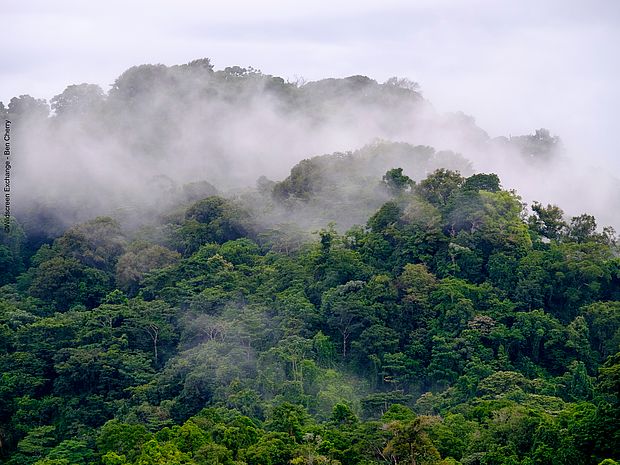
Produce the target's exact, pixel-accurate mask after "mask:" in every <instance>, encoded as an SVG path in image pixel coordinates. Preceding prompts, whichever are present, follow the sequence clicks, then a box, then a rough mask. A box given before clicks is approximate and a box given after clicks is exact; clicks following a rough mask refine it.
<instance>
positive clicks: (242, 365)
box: [0, 60, 620, 465]
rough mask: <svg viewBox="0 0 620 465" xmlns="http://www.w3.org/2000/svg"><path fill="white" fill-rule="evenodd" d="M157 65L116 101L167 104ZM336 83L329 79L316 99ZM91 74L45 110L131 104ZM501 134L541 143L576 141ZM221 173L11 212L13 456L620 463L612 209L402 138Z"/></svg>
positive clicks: (3, 251) (203, 64) (4, 426)
mask: <svg viewBox="0 0 620 465" xmlns="http://www.w3.org/2000/svg"><path fill="white" fill-rule="evenodd" d="M187 66H189V65H187ZM136 69H138V71H136ZM136 69H133V70H130V71H128V72H127V73H125V74H124V75H123V76H121V78H119V80H118V81H117V84H116V86H115V87H113V89H114V92H111V96H110V97H108V98H113V99H118V100H117V102H125V103H126V104H127V105H129V106H131V105H134V106H136V107H140V108H142V107H141V106H143V105H145V104H146V103H145V102H146V101H148V99H146V100H145V101H141V103H136V99H138V98H139V95H141V94H140V92H141V91H144V92H147V91H148V89H150V86H151V85H152V80H146V81H144V80H143V77H142V78H141V79H140V80H139V82H138V83H133V84H132V86H129V85H128V84H126V83H127V79H128V77H135V76H136V75H138V74H139V73H144V72H148V73H147V75H148V76H152V75H155V76H156V77H157V76H159V74H158V73H164V71H163V70H162V69H161V68H158V67H154V68H136ZM145 69H146V71H145ZM183 69H185V68H183ZM189 69H190V71H191V73H207V74H208V75H209V76H211V77H210V78H209V79H216V80H219V81H218V82H219V84H217V85H218V86H223V87H218V89H221V88H225V89H228V91H229V92H230V94H229V95H227V96H226V97H225V100H226V101H232V100H234V96H235V92H238V91H239V89H240V88H241V89H245V88H246V87H244V86H250V87H251V86H255V85H256V82H257V80H259V81H260V82H261V86H264V85H265V82H267V83H272V84H271V85H272V86H273V88H276V87H277V88H278V89H279V90H278V92H281V91H282V89H288V92H289V93H288V94H287V95H289V97H290V102H292V103H291V105H293V106H295V105H298V104H299V105H301V106H306V105H309V103H312V102H314V103H316V104H317V106H321V105H319V104H318V103H317V102H319V103H321V104H325V102H327V101H331V102H332V103H331V105H327V110H328V111H331V109H332V108H334V106H333V105H334V101H337V99H336V100H330V99H332V98H335V97H333V96H334V95H336V96H342V95H343V94H342V92H344V91H343V90H342V88H343V86H345V87H347V89H348V88H349V87H350V86H351V83H352V82H353V83H357V84H355V85H356V86H358V87H356V90H354V91H353V92H354V94H355V95H357V96H358V97H357V98H360V99H362V100H364V99H366V100H369V99H370V100H372V102H375V101H380V102H382V103H381V105H384V104H385V105H387V106H390V105H393V101H392V100H389V99H388V101H387V103H386V102H385V101H384V100H385V95H388V96H391V97H390V98H393V99H395V100H394V101H398V102H400V100H399V97H398V96H399V95H401V94H403V95H405V97H403V98H404V99H412V100H413V101H414V102H415V105H420V104H421V103H420V102H422V99H421V96H420V95H419V94H418V92H417V89H416V88H415V86H414V85H413V83H411V82H409V81H406V82H404V81H398V80H394V81H391V82H388V83H385V84H377V83H374V84H372V83H370V84H369V83H368V82H367V81H365V80H364V79H362V77H356V78H355V79H354V80H353V81H346V80H331V81H330V80H326V82H322V84H317V83H309V84H310V87H309V88H307V89H305V90H300V89H304V87H305V86H306V85H308V84H306V85H302V86H292V85H289V84H287V83H285V82H284V81H283V80H277V79H275V78H273V77H270V76H264V75H262V74H261V73H259V72H257V71H254V70H250V71H248V70H246V69H242V68H238V69H236V68H235V69H232V68H231V69H227V70H226V71H225V72H222V71H220V72H214V71H213V70H212V67H211V66H210V63H209V62H208V60H207V61H199V62H195V63H194V64H193V65H192V66H189ZM166 72H168V71H166ZM170 72H172V71H170ZM174 72H177V71H174ZM137 73H138V74H137ZM149 73H150V74H149ZM217 73H219V74H217ZM193 75H194V74H192V76H193ZM166 76H167V79H168V78H170V76H173V77H174V74H171V75H169V74H166ZM153 79H155V78H153ZM365 79H368V78H365ZM343 81H344V82H343ZM132 82H133V81H132ZM209 82H211V81H209ZM222 82H224V84H222ZM247 82H250V84H247ZM360 82H362V83H363V85H362V86H361V88H362V89H365V90H363V91H362V92H361V93H360V90H359V83H360ZM123 83H125V84H126V85H125V86H123V85H122V84H123ZM242 83H245V84H242ZM170 85H171V86H172V87H173V88H174V83H172V84H170ZM319 85H320V86H324V87H327V88H328V89H330V92H331V93H330V92H327V93H324V92H323V90H322V92H323V93H322V94H321V95H322V96H323V97H324V98H327V97H325V95H331V97H329V98H327V100H320V99H319V100H314V97H312V98H310V97H308V100H303V103H299V101H298V100H297V99H301V97H302V96H304V95H306V96H308V95H310V96H315V94H312V92H313V91H314V90H315V89H316V87H317V86H319ZM278 86H280V87H278ZM287 86H288V87H287ZM313 86H314V87H313ZM368 86H370V87H368ZM252 88H253V87H252ZM70 89H72V90H73V91H75V90H76V88H70ZM127 89H131V93H127V92H129V91H128V90H127ZM313 89H314V90H313ZM368 89H373V92H370V91H369V90H368ZM81 90H82V91H85V92H81V93H79V95H77V94H75V93H74V94H72V95H73V97H75V98H72V99H68V98H65V99H64V100H62V99H60V98H57V99H55V100H53V102H54V103H55V105H56V109H55V110H56V114H55V115H54V116H51V117H50V116H49V115H47V114H46V115H45V116H41V118H47V119H45V122H44V123H41V124H42V125H45V127H47V128H48V129H49V127H61V126H62V125H65V126H62V127H64V128H66V127H68V126H66V125H68V124H69V123H67V122H66V121H65V122H63V120H62V119H61V118H63V116H62V113H63V111H66V112H67V113H68V114H72V115H73V116H74V117H75V116H76V115H78V116H79V115H80V114H82V113H80V112H82V111H85V112H86V113H88V114H89V115H91V116H92V115H93V113H92V112H93V111H94V110H93V106H92V105H95V107H97V108H99V109H100V108H101V107H100V105H104V106H106V105H111V104H112V103H114V101H113V100H112V101H111V100H106V99H105V98H103V97H102V95H100V93H99V92H98V91H97V90H96V89H93V88H88V87H81ZM87 90H88V92H86V91H87ZM246 90H247V89H246ZM121 91H123V92H125V94H122V98H121V97H118V95H117V96H114V93H116V94H118V93H119V92H121ZM349 91H350V89H349V90H347V93H345V94H344V95H347V96H348V95H349V94H348V92H349ZM386 93H387V94H386ZM69 94H70V93H69ZM69 94H67V93H66V92H65V93H64V94H62V95H64V96H65V97H68V95H69ZM206 95H207V96H208V95H213V94H208V93H207V94H206ZM86 96H91V97H92V96H94V97H93V98H92V99H90V100H89V99H88V98H86ZM177 96H178V95H177ZM186 97H187V96H186ZM323 97H322V98H323ZM201 98H202V97H201ZM205 98H206V97H205ZM218 98H219V97H218ZM279 98H280V97H279ZM61 100H62V101H61ZM28 101H29V100H28V99H27V98H26V97H24V96H22V97H21V98H20V99H16V100H15V101H13V102H12V103H13V105H12V108H11V107H10V108H9V109H7V112H8V113H7V114H9V116H7V117H9V118H10V117H11V116H10V112H11V111H12V112H13V115H16V114H17V113H19V112H18V111H17V110H16V108H21V110H19V111H22V110H23V112H25V113H21V114H22V115H23V114H28V116H27V118H31V117H33V113H32V112H35V113H36V111H39V110H40V108H41V105H43V103H41V102H39V103H40V105H38V106H37V105H34V106H32V107H28V108H30V109H24V108H26V107H25V106H22V107H20V106H19V103H20V102H21V103H24V102H28ZM93 102H94V103H93ZM110 102H112V103H110ZM295 102H297V103H295ZM154 105H155V103H154ZM373 105H374V103H373ZM33 108H34V110H33ZM37 108H39V110H37ZM84 108H88V110H84ZM107 108H108V110H109V109H110V108H111V107H107ZM2 109H3V108H2ZM108 110H106V111H108ZM134 110H135V108H134ZM134 110H131V108H130V109H124V110H123V111H122V112H120V113H119V114H120V115H122V117H124V118H125V117H126V118H129V116H130V115H131V113H130V112H131V111H134ZM315 110H316V111H319V110H317V109H316V107H311V108H310V109H309V110H308V111H310V112H312V111H315ZM97 111H99V110H97ZM102 111H103V110H102ZM106 111H103V113H101V114H107V113H106ZM135 111H138V110H135ZM322 111H326V109H325V107H321V110H320V112H322ZM127 112H129V113H127ZM320 112H319V113H316V114H314V117H316V118H318V116H317V115H319V114H320ZM97 114H99V113H97ZM160 116H161V117H162V118H165V115H160ZM341 116H342V115H341ZM24 118H25V117H24ZM85 118H86V117H85ZM78 119H79V118H78ZM395 119H396V118H395ZM86 120H88V118H86ZM112 120H113V119H110V120H105V121H108V122H109V121H112ZM82 123H84V121H82ZM71 124H72V125H73V124H78V123H76V122H75V121H73V122H72V123H71ZM85 124H88V125H90V124H94V123H93V121H86V122H85ZM50 125H51V126H50ZM54 125H56V126H54ZM40 127H42V126H37V128H40ZM117 129H118V128H117ZM22 130H23V129H22ZM37 130H39V129H37ZM46 130H47V129H46ZM80 130H84V131H87V129H85V128H84V127H82V128H81V129H80ZM90 130H92V128H90V129H88V131H90ZM118 130H121V129H118ZM125 130H126V129H123V131H125ZM473 132H474V133H477V131H476V130H473ZM25 136H26V133H25V132H24V133H22V136H21V137H25ZM143 136H144V135H136V134H132V135H131V136H128V137H131V138H133V139H132V144H135V150H136V151H138V152H139V153H141V155H140V156H144V155H145V154H148V153H149V151H150V150H151V149H153V150H160V149H161V147H159V148H157V147H155V144H152V145H149V146H145V145H144V142H145V141H147V140H150V137H151V135H150V134H149V135H148V136H144V137H145V138H144V139H141V137H143ZM151 142H153V141H151ZM485 143H487V142H485ZM498 143H499V142H498V141H494V142H492V143H491V142H489V144H490V146H491V149H492V147H494V146H496V145H494V144H498ZM501 143H502V144H504V145H506V144H509V145H511V146H514V148H515V150H516V151H517V152H518V153H521V155H523V156H525V157H526V158H527V159H528V160H529V162H531V163H544V160H545V159H546V158H548V157H552V156H554V151H555V149H556V147H557V146H558V145H559V139H557V138H554V137H551V136H550V135H549V133H548V131H545V130H539V131H537V132H536V133H535V134H533V135H530V136H521V137H516V138H511V139H510V140H506V141H503V142H501ZM155 155H157V154H155ZM155 155H154V156H155ZM308 155H310V154H308ZM143 161H144V160H143ZM17 164H18V161H15V165H16V166H17ZM171 170H173V168H171ZM256 177H257V178H258V175H257V176H256ZM18 181H19V178H16V181H15V183H16V184H17V183H18ZM160 181H161V179H160ZM213 181H214V180H213V179H209V180H208V182H207V180H200V181H196V182H192V183H187V184H184V185H182V186H181V187H169V186H168V187H167V189H168V190H167V191H166V196H165V197H166V200H165V201H158V202H153V203H145V204H142V205H141V207H139V208H137V209H136V210H140V209H142V211H141V215H140V218H139V219H136V218H135V217H133V216H132V215H133V214H132V211H133V210H131V211H130V212H129V213H128V212H127V210H126V209H120V210H119V209H118V208H117V207H118V204H115V203H113V204H111V207H112V208H110V209H109V211H108V212H107V213H108V214H107V215H105V216H95V217H92V218H90V219H88V220H85V221H71V220H70V219H68V217H67V216H66V215H61V216H54V214H53V213H50V214H49V215H48V214H46V212H45V210H44V209H42V207H41V204H40V203H37V202H38V201H37V202H33V203H32V204H30V205H29V206H28V211H22V212H21V213H19V214H17V213H16V218H13V219H12V222H11V228H10V230H9V231H8V232H4V231H3V232H0V286H2V287H1V288H0V461H1V462H2V463H6V464H10V465H22V464H24V465H30V464H35V465H88V464H93V465H94V464H103V465H134V464H135V465H148V464H192V465H193V464H218V465H234V464H239V465H241V464H247V465H288V464H292V465H313V464H328V465H339V464H341V465H358V464H359V465H369V464H393V465H399V464H411V465H423V464H444V465H447V464H452V465H454V464H463V465H465V464H470V465H475V464H480V465H483V464H484V465H487V464H489V465H490V464H506V465H509V464H510V465H513V464H514V465H518V464H523V465H530V464H553V465H556V464H557V465H559V464H593V465H597V464H601V463H603V464H605V465H612V464H614V463H616V461H615V460H620V428H619V425H620V258H619V249H618V242H617V238H616V235H615V232H614V230H613V228H610V227H601V225H597V222H596V219H595V218H594V217H593V216H592V215H590V214H588V213H584V214H581V215H578V216H572V217H571V216H570V215H566V214H565V213H564V212H563V210H562V209H561V208H560V206H557V205H551V204H549V205H544V204H541V203H538V202H534V203H533V204H532V205H526V204H524V203H523V201H522V199H521V198H520V197H519V195H518V193H517V192H515V191H508V190H504V189H503V188H502V185H501V180H500V179H499V177H498V176H497V175H495V174H492V173H480V172H478V173H476V172H475V170H474V169H473V167H472V165H471V163H469V162H468V160H466V159H465V158H464V157H463V156H461V155H459V154H458V153H455V152H451V151H446V150H436V149H435V148H433V147H431V146H428V145H413V144H410V143H404V142H399V143H395V142H389V141H386V140H379V141H375V142H373V143H371V144H369V145H366V146H364V147H363V148H361V149H357V150H354V151H351V152H342V153H341V152H337V153H333V154H330V155H323V156H320V157H312V158H308V159H305V160H302V161H301V162H299V163H297V164H295V165H294V166H292V168H291V169H290V173H289V175H288V176H286V177H284V178H283V179H280V180H279V181H274V180H271V179H269V178H267V177H265V176H262V177H260V178H259V179H258V181H257V182H256V185H255V186H251V187H245V188H242V189H236V190H226V188H225V187H226V186H225V183H222V184H221V185H218V186H217V187H216V186H214V185H213V184H212V182H213ZM158 186H160V187H159V188H158V189H160V188H161V184H159V185H158ZM160 190H161V189H160ZM106 192H107V191H106ZM94 198H95V199H96V196H95V197H94ZM75 201H76V202H79V201H80V200H79V198H76V199H75ZM93 202H94V200H93V199H87V200H85V201H84V203H85V205H94V203H93ZM59 208H61V206H60V205H59ZM65 208H66V205H65ZM610 208H613V206H610ZM94 210H95V211H97V213H98V210H97V209H96V208H95V209H94ZM55 213H56V214H57V213H58V212H55ZM83 214H84V213H82V214H81V215H80V219H82V218H81V216H83ZM20 215H21V217H20ZM61 217H62V218H63V221H64V222H63V221H60V220H59V218H61Z"/></svg>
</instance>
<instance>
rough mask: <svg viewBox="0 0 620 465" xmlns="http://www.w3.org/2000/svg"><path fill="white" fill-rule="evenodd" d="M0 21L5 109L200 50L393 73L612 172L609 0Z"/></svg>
mask: <svg viewBox="0 0 620 465" xmlns="http://www.w3.org/2000/svg"><path fill="white" fill-rule="evenodd" d="M0 21H1V24H2V31H3V33H2V36H3V38H4V40H3V41H2V51H1V54H0V63H1V65H0V100H2V101H4V102H5V104H6V103H8V101H9V100H10V98H11V97H13V96H17V95H21V94H30V95H32V96H34V97H38V98H45V99H47V100H49V99H50V98H51V97H53V96H54V95H56V94H59V93H61V92H62V91H63V90H64V88H65V87H66V86H67V85H70V84H78V83H82V82H88V83H95V84H99V85H100V86H101V87H102V88H103V89H104V90H105V91H107V90H108V89H109V85H110V84H111V83H112V82H113V81H114V79H115V78H116V77H117V76H118V75H120V74H121V73H122V72H123V71H124V70H125V69H127V68H129V67H130V66H133V65H138V64H144V63H163V64H166V65H173V64H182V63H186V62H188V61H191V60H193V59H196V58H202V57H209V58H211V60H212V62H213V63H214V65H215V68H216V69H223V68H224V67H226V66H231V65H240V66H253V67H255V68H258V69H260V70H262V71H263V72H264V73H267V74H273V75H278V76H282V77H284V78H285V79H286V78H288V79H290V80H294V79H296V78H297V77H303V78H305V79H307V80H316V79H321V78H325V77H345V76H349V75H354V74H363V75H367V76H369V77H371V78H374V79H376V80H378V81H384V80H386V79H387V78H389V77H391V76H399V77H408V78H410V79H412V80H414V81H417V82H418V83H419V84H420V85H421V88H422V91H423V94H424V96H425V97H426V98H427V99H429V100H430V101H431V102H432V103H433V104H434V105H435V107H436V108H437V109H438V110H440V111H459V110H461V111H464V112H465V113H467V114H470V115H472V116H474V117H475V119H476V121H477V123H478V124H479V125H480V126H481V127H482V128H483V129H485V130H487V131H488V132H489V134H490V135H491V136H496V135H508V134H513V135H514V134H524V133H531V132H533V130H534V129H535V128H539V127H546V128H549V129H550V130H551V132H552V133H554V134H557V135H559V136H561V137H562V139H563V140H564V141H565V144H566V145H567V147H568V148H569V150H570V151H571V153H572V154H573V155H574V156H579V157H581V158H583V159H587V160H591V162H592V163H593V164H595V165H602V166H606V167H608V168H609V167H610V168H613V169H619V170H620V151H619V150H618V144H617V142H616V140H617V137H618V134H620V118H618V116H617V114H616V112H617V109H619V108H620V89H619V85H618V81H619V79H618V75H619V72H620V50H619V48H620V1H618V0H606V1H605V0H587V1H586V0H582V1H573V0H514V1H512V0H511V1H508V0H506V1H500V0H496V1H491V0H452V1H448V0H410V1H397V0H382V1H364V0H355V1H354V0H346V1H336V0H333V1H323V0H314V1H311V2H306V1H283V0H280V1H278V0H269V1H248V0H246V1H240V0H236V1H235V0H228V1H218V2H211V1H202V2H200V1H192V0H180V1H178V0H177V1H167V2H163V1H147V0H138V1H131V0H124V1H119V0H106V1H101V2H97V1H88V2H85V1H83V0H55V1H53V2H50V1H49V0H39V1H34V0H20V1H16V0H0Z"/></svg>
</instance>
